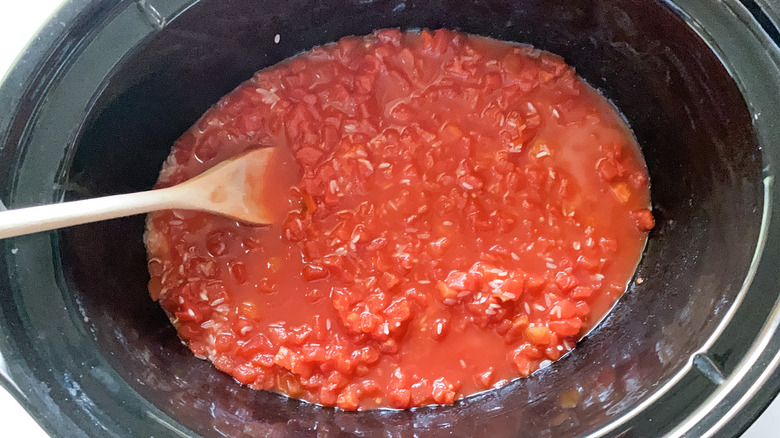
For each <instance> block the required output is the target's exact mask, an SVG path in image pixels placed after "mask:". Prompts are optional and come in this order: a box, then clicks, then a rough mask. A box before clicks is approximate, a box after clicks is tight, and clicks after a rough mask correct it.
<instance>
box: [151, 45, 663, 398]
mask: <svg viewBox="0 0 780 438" xmlns="http://www.w3.org/2000/svg"><path fill="white" fill-rule="evenodd" d="M271 145H273V146H276V147H278V148H280V156H281V158H280V159H279V160H278V161H277V163H276V164H275V165H274V166H273V168H272V169H270V170H269V172H270V173H269V175H270V176H269V177H268V178H267V179H266V181H258V184H265V185H266V188H264V190H266V192H265V193H267V194H268V193H273V194H274V196H276V199H275V201H274V204H276V205H275V208H277V209H281V210H282V211H287V212H288V213H287V215H286V218H285V219H284V220H283V221H280V222H279V223H276V224H273V225H271V226H268V227H250V226H245V225H242V224H239V223H236V222H235V221H232V220H230V219H226V218H222V217H216V216H213V215H209V214H206V213H199V212H184V211H164V212H157V213H153V214H151V215H150V216H149V219H148V227H147V228H148V234H147V249H148V253H149V271H150V273H151V281H150V284H149V290H150V293H151V296H152V298H153V299H155V300H159V301H160V304H161V305H162V307H163V308H164V309H165V310H166V312H167V313H168V315H169V316H170V317H171V320H172V322H173V324H174V325H175V326H176V328H177V330H178V332H179V335H180V337H181V338H182V340H184V341H185V342H186V343H187V344H188V345H189V347H190V348H191V349H192V351H193V352H194V353H195V354H196V355H198V356H199V357H203V358H208V359H209V360H211V361H212V362H214V364H215V366H216V367H217V368H219V369H220V370H223V371H225V372H227V373H230V374H232V375H233V376H234V377H235V378H236V380H238V381H239V382H241V383H244V384H247V385H249V386H250V387H252V388H257V389H268V390H274V391H278V392H282V393H284V394H287V395H290V396H292V397H297V398H302V399H305V400H309V401H312V402H317V403H322V404H326V405H336V406H338V407H341V408H343V409H366V408H374V407H388V406H389V407H395V408H407V407H412V406H421V405H426V404H432V403H452V402H453V401H454V400H455V399H457V398H461V397H463V396H466V395H469V394H473V393H475V392H479V391H483V390H486V389H490V388H492V387H496V386H500V385H502V384H504V383H506V382H507V381H508V380H510V379H513V378H516V377H518V376H527V375H529V374H530V373H532V372H533V371H535V370H537V369H539V368H540V367H544V366H547V365H548V364H549V363H550V362H551V361H554V360H557V359H558V358H560V357H561V356H562V355H563V354H565V353H566V352H568V351H569V350H571V349H572V348H573V347H574V345H575V342H576V340H577V339H579V337H580V336H581V335H582V334H584V333H585V332H586V331H587V330H588V329H589V328H590V327H592V325H593V324H595V323H597V322H598V321H599V320H600V319H601V318H602V316H603V315H604V314H605V312H607V311H608V310H609V308H610V307H611V306H612V305H613V304H614V302H615V300H616V299H617V298H618V297H619V296H620V295H621V294H622V293H623V291H624V290H625V287H626V284H627V282H628V281H629V279H630V278H631V276H632V274H633V272H634V269H635V267H636V265H637V262H638V260H639V257H640V255H641V251H642V249H643V246H644V243H645V240H646V235H647V231H648V230H649V229H651V228H652V226H653V218H652V214H651V213H650V211H649V210H648V205H649V183H648V178H647V172H646V168H645V165H644V162H643V159H642V157H641V154H640V152H639V148H638V145H637V144H636V141H635V140H634V138H633V136H632V134H631V132H630V130H629V129H628V127H627V126H626V124H625V123H624V122H623V120H622V119H621V118H620V116H619V114H618V113H617V112H616V111H615V109H614V108H613V107H612V106H611V105H610V103H609V102H608V101H607V100H606V99H605V98H604V97H602V96H601V95H599V94H598V93H597V92H596V91H595V90H593V89H592V88H591V87H589V86H588V85H587V84H585V83H584V82H583V81H582V80H580V79H579V78H578V77H577V76H576V74H575V73H574V71H573V69H571V68H570V67H568V66H567V65H566V64H565V63H564V62H563V60H561V59H560V58H559V57H557V56H554V55H552V54H549V53H547V52H541V51H538V50H536V49H533V48H531V47H528V46H519V45H514V44H508V43H504V42H499V41H496V40H491V39H487V38H482V37H476V36H472V35H463V34H458V33H454V32H450V31H446V30H438V31H435V32H429V31H422V32H415V33H401V32H399V31H397V30H383V31H377V32H375V33H374V34H372V35H369V36H367V37H349V38H344V39H342V40H340V41H339V42H338V43H336V44H332V45H328V46H323V47H317V48H315V49H312V50H311V51H310V52H307V53H304V54H302V55H299V56H297V57H295V58H293V59H291V60H288V61H285V62H283V63H281V64H279V65H276V66H273V67H270V68H268V69H265V70H263V71H260V72H258V73H257V74H256V75H255V76H254V77H253V78H252V79H251V80H249V81H247V82H246V83H244V84H242V85H241V86H239V87H238V88H237V89H236V90H234V91H233V92H231V93H230V94H228V95H227V96H225V97H224V98H223V99H222V100H221V101H220V102H219V103H218V104H217V105H216V106H215V107H213V108H212V109H210V110H209V111H208V112H207V113H206V114H204V116H203V117H202V118H201V119H200V120H199V121H198V122H197V124H196V125H195V126H193V127H192V128H191V129H190V130H189V131H188V132H187V133H185V134H184V135H183V136H182V137H181V138H180V139H179V140H178V141H177V142H176V143H175V144H174V147H173V151H172V152H171V156H170V157H169V160H168V162H167V163H166V165H165V166H164V168H163V170H162V172H161V175H160V180H159V183H158V186H159V187H165V186H169V185H172V184H176V183H178V182H181V181H184V180H187V179H188V178H191V177H193V176H195V175H197V174H199V173H201V172H203V171H204V170H206V169H208V168H210V167H212V166H214V165H215V164H217V163H219V162H220V161H222V160H224V159H226V158H229V157H231V156H234V155H236V154H238V153H241V152H243V151H245V150H247V149H249V148H253V147H258V146H271ZM268 190H271V191H268Z"/></svg>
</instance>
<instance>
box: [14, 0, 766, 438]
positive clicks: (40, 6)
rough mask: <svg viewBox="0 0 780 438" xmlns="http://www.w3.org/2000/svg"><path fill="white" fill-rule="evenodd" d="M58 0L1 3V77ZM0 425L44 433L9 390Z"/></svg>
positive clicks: (759, 430)
mask: <svg viewBox="0 0 780 438" xmlns="http://www.w3.org/2000/svg"><path fill="white" fill-rule="evenodd" d="M60 3H61V0H26V1H17V0H3V1H2V4H0V78H2V77H3V76H5V72H6V71H7V70H8V68H9V67H10V66H11V64H13V62H14V60H15V59H16V56H17V54H18V53H20V52H21V51H22V49H23V48H24V47H25V46H26V44H27V41H29V40H30V39H31V38H32V36H33V35H34V34H35V32H36V31H37V29H38V28H39V27H40V26H41V25H42V24H43V23H44V22H45V20H46V19H47V18H48V17H49V16H50V15H51V14H52V13H53V12H54V11H55V10H56V9H57V7H58V5H59V4H60ZM0 424H2V431H3V436H9V437H25V438H46V437H47V435H46V433H45V432H44V431H43V430H42V429H41V428H40V427H39V426H38V424H37V423H36V422H35V421H34V420H33V419H32V418H31V417H30V416H29V415H28V414H27V412H25V410H24V409H22V407H21V406H19V404H18V403H17V402H16V400H14V398H13V397H11V396H10V395H9V394H8V393H6V392H5V391H3V390H2V389H0ZM778 430H780V400H775V402H774V403H772V405H771V406H770V407H769V408H768V409H767V411H766V412H764V414H763V415H762V416H761V417H760V418H759V419H758V421H756V423H755V424H753V426H751V427H750V429H748V431H747V432H746V433H745V434H744V435H743V438H765V437H775V436H779V435H780V433H778Z"/></svg>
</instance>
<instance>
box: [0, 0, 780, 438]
mask: <svg viewBox="0 0 780 438" xmlns="http://www.w3.org/2000/svg"><path fill="white" fill-rule="evenodd" d="M779 25H780V6H778V4H777V3H776V2H774V3H771V2H770V1H769V0H741V1H738V0H722V1H718V2H715V1H701V0H660V1H650V0H591V1H585V0H514V1H513V0H468V1H466V0H313V1H312V0H284V1H278V2H269V1H264V0H252V1H250V0H200V1H198V0H138V1H123V0H69V1H67V2H65V4H64V6H63V7H62V8H61V9H60V10H59V11H58V12H57V13H56V15H55V16H54V17H52V18H51V20H50V22H49V23H48V24H47V25H46V26H45V27H44V28H43V29H42V31H41V32H40V33H39V35H38V36H37V38H36V40H35V41H34V42H33V43H32V44H31V45H30V46H29V47H28V48H27V49H26V51H25V53H24V54H23V55H22V56H21V58H20V60H19V61H18V62H17V64H16V66H15V67H14V68H13V70H12V71H11V72H10V73H9V75H8V76H7V77H6V79H5V81H4V82H3V83H2V85H0V108H3V109H4V110H3V112H2V113H0V200H2V202H3V203H4V204H5V205H6V206H8V207H9V208H16V207H24V206H31V205H35V204H43V203H51V202H57V201H61V200H70V199H78V198H87V197H94V196H101V195H108V194H116V193H125V192H131V191H138V190H144V189H149V188H151V187H152V185H153V184H154V182H155V180H156V177H157V174H158V172H159V169H160V166H161V164H162V162H163V160H164V159H165V157H166V156H167V154H168V152H169V150H170V147H171V144H172V142H173V141H174V140H175V139H176V138H177V137H178V136H179V135H180V134H181V133H182V132H183V131H184V130H186V129H187V127H189V126H190V125H191V124H192V123H193V122H194V121H195V120H196V119H197V118H198V117H199V115H200V114H202V113H203V112H204V111H205V110H206V109H207V108H208V107H209V106H210V105H212V104H214V103H215V102H216V101H217V100H218V98H219V97H220V96H222V95H224V94H225V93H227V92H229V91H230V90H231V89H233V88H234V87H236V86H237V85H238V84H239V83H241V82H242V81H243V80H245V79H248V78H249V77H251V75H252V73H253V72H255V71H257V70H259V69H261V68H263V67H266V66H269V65H272V64H274V63H276V62H279V61H281V60H283V59H285V58H287V57H290V56H292V55H294V54H296V53H299V52H301V51H304V50H307V49H309V48H311V47H313V46H315V45H319V44H323V43H327V42H331V41H335V40H337V39H339V38H340V37H342V36H346V35H362V34H367V33H370V32H371V31H373V30H374V29H378V28H388V27H399V28H402V29H417V28H431V29H435V28H449V29H454V30H459V31H463V32H469V33H474V34H479V35H485V36H490V37H494V38H498V39H502V40H509V41H518V42H523V43H529V44H532V45H534V46H536V47H538V48H541V49H544V50H548V51H551V52H554V53H557V54H559V55H561V56H563V57H564V58H565V60H566V61H567V62H568V63H569V64H570V65H573V66H574V67H575V68H576V69H577V72H578V73H579V74H580V75H581V76H582V77H584V78H585V79H586V80H587V81H588V82H589V83H590V84H591V85H593V86H594V87H596V88H598V89H599V90H600V91H601V92H602V93H603V94H604V95H605V96H606V97H608V98H609V99H611V101H612V102H613V103H614V104H615V105H616V106H617V108H619V110H620V111H621V112H622V113H623V114H624V116H625V117H626V119H627V120H628V122H629V124H630V125H631V127H632V128H633V130H634V132H635V134H636V137H637V139H638V141H639V144H640V145H641V148H642V151H643V153H644V155H645V158H646V161H647V165H648V169H649V172H650V176H651V182H652V200H653V209H654V212H655V216H656V222H657V226H656V228H655V229H654V230H653V231H652V233H651V235H650V238H649V243H648V245H647V248H646V250H645V253H644V255H643V258H642V261H641V262H640V265H639V267H638V270H637V273H636V278H642V279H643V282H642V285H641V287H637V285H636V282H632V284H631V285H630V286H629V289H628V291H627V293H626V294H625V295H624V296H623V297H622V298H621V299H620V300H619V302H618V304H617V305H616V307H615V308H614V309H613V310H612V311H611V312H610V314H609V315H608V317H607V318H606V319H605V320H604V321H603V322H602V323H601V324H600V326H599V327H598V328H597V329H596V330H594V331H592V332H591V333H589V334H588V336H586V338H585V339H583V340H582V341H581V342H580V344H579V346H578V347H577V348H576V349H575V350H574V351H573V352H572V353H571V354H570V355H568V356H566V357H565V358H563V359H562V360H560V361H558V362H556V363H555V364H553V365H552V366H550V367H548V368H545V369H544V370H542V371H540V372H537V373H535V374H533V375H532V376H530V377H529V378H525V379H518V380H515V381H513V382H512V383H511V384H509V385H507V386H506V387H503V388H500V389H496V390H492V391H488V392H485V393H481V394H479V395H476V396H472V397H467V398H465V399H463V400H460V401H458V402H457V403H455V405H452V406H430V407H423V408H416V409H412V410H401V411H399V410H370V411H363V412H346V411H341V410H337V409H332V408H327V407H321V406H317V405H313V404H309V403H305V402H300V401H298V400H294V399H289V398H285V397H283V396H281V395H278V394H274V393H269V392H263V391H253V390H251V389H248V388H246V387H243V386H241V385H239V384H238V383H236V382H235V381H233V380H232V379H231V378H230V377H229V376H227V375H225V374H223V373H220V372H219V371H217V370H216V369H214V368H213V367H212V366H211V365H210V364H209V363H207V362H204V361H201V360H198V359H196V358H195V357H193V355H192V354H191V353H190V352H189V351H188V350H187V348H186V347H185V346H183V345H182V344H181V343H180V342H179V340H178V338H177V337H176V333H175V331H174V330H173V328H172V327H171V326H170V324H169V323H168V320H167V319H166V317H165V315H164V314H163V312H162V310H160V309H159V307H158V306H157V304H155V303H153V302H152V301H151V299H150V298H149V296H148V292H147V289H146V282H147V281H148V274H147V271H146V260H145V250H144V246H143V240H142V235H143V230H144V218H143V217H140V216H136V217H130V218H125V219H119V220H113V221H107V222H102V223H96V224H91V225H84V226H79V227H73V228H69V229H64V230H61V231H58V232H51V233H40V234H36V235H30V236H23V237H18V238H13V239H7V240H5V241H3V242H2V249H1V250H0V290H2V299H0V334H1V336H0V354H2V359H3V362H4V363H5V364H6V368H5V369H3V370H2V378H1V379H0V380H1V381H2V384H3V386H4V387H5V388H6V389H7V390H9V391H11V392H12V394H14V396H15V397H16V398H17V399H18V400H19V401H20V402H21V403H22V404H23V405H24V407H25V408H26V409H27V410H28V411H29V412H30V413H31V414H32V415H33V416H34V417H35V418H36V419H37V420H38V421H39V422H40V423H41V425H42V426H43V427H44V428H45V429H46V431H48V432H49V433H50V434H52V435H55V436H95V437H97V436H100V437H103V436H117V437H120V436H154V437H183V436H201V435H202V436H230V437H241V436H317V437H330V436H334V437H335V436H353V435H354V436H390V437H406V436H464V437H471V436H489V437H509V436H512V437H520V436H529V437H545V436H547V437H566V436H623V437H633V436H637V437H639V436H662V435H668V436H713V435H716V436H733V435H737V434H739V433H740V432H741V431H742V430H744V428H746V427H747V426H748V425H749V424H750V422H751V421H752V420H753V419H754V418H755V417H756V416H758V414H759V413H760V412H761V411H762V410H763V408H764V407H765V406H766V405H767V404H768V403H769V402H770V401H771V399H772V398H773V397H774V396H775V394H776V393H777V391H778V389H780V378H778V377H780V375H778V362H780V333H778V323H780V301H778V296H779V295H780V294H779V293H778V271H779V270H778V268H777V264H778V261H780V258H779V256H780V226H778V221H779V220H780V212H778V209H777V208H776V207H775V206H774V204H775V203H776V202H777V201H779V200H780V189H778V182H777V181H775V178H776V176H777V169H776V167H775V166H777V164H778V163H780V48H779V47H778V43H780V30H779V29H780V27H779Z"/></svg>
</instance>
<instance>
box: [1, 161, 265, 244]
mask: <svg viewBox="0 0 780 438" xmlns="http://www.w3.org/2000/svg"><path fill="white" fill-rule="evenodd" d="M275 155H276V148H263V149H256V150H253V151H251V152H247V153H245V154H242V155H239V156H236V157H233V158H231V159H229V160H226V161H223V162H222V163H220V164H218V165H216V166H214V167H212V168H211V169H209V170H207V171H205V172H203V173H201V174H200V175H198V176H196V177H194V178H192V179H190V180H188V181H185V182H183V183H181V184H178V185H175V186H173V187H168V188H165V189H158V190H149V191H146V192H138V193H128V194H125V195H114V196H105V197H101V198H94V199H85V200H83V201H72V202H62V203H59V204H51V205H40V206H37V207H29V208H20V209H16V210H7V211H3V212H0V239H4V238H7V237H13V236H19V235H23V234H30V233H37V232H39V231H48V230H53V229H55V228H62V227H69V226H71V225H79V224H85V223H89V222H97V221H102V220H106V219H114V218H118V217H123V216H131V215H134V214H141V213H148V212H150V211H156V210H169V209H183V210H201V211H208V212H211V213H217V214H221V215H224V216H228V217H231V218H234V219H236V220H239V221H241V222H246V223H248V224H258V225H259V224H271V223H273V222H274V219H275V217H274V216H275V212H274V211H273V210H274V208H272V207H271V202H270V200H269V199H268V196H267V194H266V192H265V190H264V189H263V187H262V186H265V184H258V183H259V182H264V181H265V174H266V169H267V167H268V164H269V163H270V162H271V161H272V160H273V158H274V156H275Z"/></svg>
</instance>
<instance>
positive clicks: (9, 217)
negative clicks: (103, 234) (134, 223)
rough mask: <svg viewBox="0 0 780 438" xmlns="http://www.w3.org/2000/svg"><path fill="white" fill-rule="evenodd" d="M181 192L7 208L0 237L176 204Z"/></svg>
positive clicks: (1, 215)
mask: <svg viewBox="0 0 780 438" xmlns="http://www.w3.org/2000/svg"><path fill="white" fill-rule="evenodd" d="M180 195H181V193H179V191H177V190H176V188H175V187H172V188H167V189H160V190H149V191H146V192H138V193H129V194H126V195H114V196H104V197H102V198H94V199H85V200H82V201H72V202H62V203H59V204H51V205H40V206H36V207H28V208H20V209H16V210H6V211H2V212H0V239H5V238H7V237H14V236H20V235H23V234H30V233H37V232H40V231H48V230H53V229H55V228H62V227H69V226H71V225H80V224H86V223H89V222H97V221H101V220H105V219H114V218H118V217H123V216H131V215H134V214H141V213H148V212H150V211H154V210H161V209H166V208H179V207H180V206H181V205H180V204H181V202H180V201H181V196H180Z"/></svg>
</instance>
